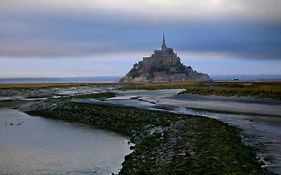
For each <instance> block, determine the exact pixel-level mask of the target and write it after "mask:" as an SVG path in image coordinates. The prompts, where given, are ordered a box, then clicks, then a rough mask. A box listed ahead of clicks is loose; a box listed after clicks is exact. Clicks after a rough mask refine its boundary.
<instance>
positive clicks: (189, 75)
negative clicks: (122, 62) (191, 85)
mask: <svg viewBox="0 0 281 175" xmlns="http://www.w3.org/2000/svg"><path fill="white" fill-rule="evenodd" d="M192 80H209V76H208V75H207V74H202V73H198V72H196V71H193V70H192V68H191V67H190V66H189V67H187V66H185V65H183V64H182V63H181V61H180V58H179V57H178V56H177V54H176V53H174V51H173V49H172V48H169V47H167V46H166V42H165V36H164V35H163V41H162V46H161V50H155V51H154V53H153V54H152V55H151V56H150V57H144V58H143V60H142V61H140V62H139V63H136V64H135V65H134V67H133V68H132V69H131V70H130V72H129V73H128V74H127V75H126V76H125V77H123V78H122V79H121V80H120V82H126V83H145V82H177V81H192Z"/></svg>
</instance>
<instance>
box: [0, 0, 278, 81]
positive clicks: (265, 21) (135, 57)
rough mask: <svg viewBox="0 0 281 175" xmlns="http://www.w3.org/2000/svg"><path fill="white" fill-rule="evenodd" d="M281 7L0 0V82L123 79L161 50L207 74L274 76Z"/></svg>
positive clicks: (185, 0) (263, 1)
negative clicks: (168, 50) (7, 79)
mask: <svg viewBox="0 0 281 175" xmlns="http://www.w3.org/2000/svg"><path fill="white" fill-rule="evenodd" d="M280 9H281V0H247V1H245V0H204V1H198V0H133V1H132V0H79V1H77V0H60V1H58V0H40V1H38V0H0V77H61V76H64V77H65V76H122V75H124V74H125V73H126V72H127V71H129V69H130V68H131V67H132V64H133V63H134V62H136V61H139V60H141V59H142V57H143V56H149V55H150V54H151V53H152V52H153V50H155V49H158V48H159V47H160V45H161V37H162V34H163V33H165V35H166V40H167V45H168V46H170V47H172V48H174V50H175V51H176V52H177V53H178V55H179V56H180V57H181V58H182V61H183V62H184V63H185V64H186V65H191V66H192V67H193V68H194V69H196V70H197V71H199V72H204V73H209V74H281V10H280Z"/></svg>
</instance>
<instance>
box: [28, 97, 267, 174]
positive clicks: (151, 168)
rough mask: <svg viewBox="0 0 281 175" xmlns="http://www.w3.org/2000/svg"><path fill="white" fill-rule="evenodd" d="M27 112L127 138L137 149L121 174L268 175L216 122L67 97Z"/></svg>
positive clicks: (239, 141) (232, 129)
mask: <svg viewBox="0 0 281 175" xmlns="http://www.w3.org/2000/svg"><path fill="white" fill-rule="evenodd" d="M25 112H26V113H28V114H30V115H36V116H44V117H46V118H52V119H58V120H65V121H69V122H79V123H85V124H87V125H92V126H96V127H98V128H101V129H106V130H110V131H115V132H117V133H120V134H123V135H125V136H128V137H129V138H130V140H131V142H133V143H134V144H135V146H132V147H131V149H133V152H132V153H131V154H129V155H127V156H126V157H125V161H124V162H123V164H122V165H123V166H122V169H121V171H120V173H119V174H130V175H132V174H208V173H211V174H264V170H263V169H262V168H261V165H260V164H259V163H258V162H257V160H256V159H255V154H254V152H253V150H252V149H251V148H250V147H248V146H246V145H245V144H244V143H243V142H242V139H241V135H240V133H239V130H238V129H237V128H235V127H232V126H229V125H228V124H225V123H223V122H220V121H217V120H215V119H210V118H207V117H201V116H190V115H181V114H173V113H167V112H160V111H151V110H144V109H138V108H133V107H124V106H111V105H93V104H81V103H75V102H71V100H70V99H69V98H65V99H53V100H49V101H44V102H42V103H39V104H35V106H33V107H32V106H31V107H30V108H29V109H28V110H26V111H25Z"/></svg>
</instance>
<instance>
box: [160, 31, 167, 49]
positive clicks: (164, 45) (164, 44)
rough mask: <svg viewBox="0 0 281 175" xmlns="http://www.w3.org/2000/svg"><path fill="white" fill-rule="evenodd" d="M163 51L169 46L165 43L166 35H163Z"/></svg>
mask: <svg viewBox="0 0 281 175" xmlns="http://www.w3.org/2000/svg"><path fill="white" fill-rule="evenodd" d="M161 48H162V50H164V49H166V48H167V46H166V43H165V35H164V34H163V41H162V47H161Z"/></svg>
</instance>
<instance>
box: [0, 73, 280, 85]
mask: <svg viewBox="0 0 281 175" xmlns="http://www.w3.org/2000/svg"><path fill="white" fill-rule="evenodd" d="M121 78H122V77H121V76H97V77H36V78H30V77H29V78H28V77H18V78H0V84H4V83H100V82H104V83H116V82H118V81H119V80H120V79H121ZM211 78H212V79H213V80H215V81H232V80H236V81H281V74H260V75H238V74H237V75H211Z"/></svg>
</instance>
